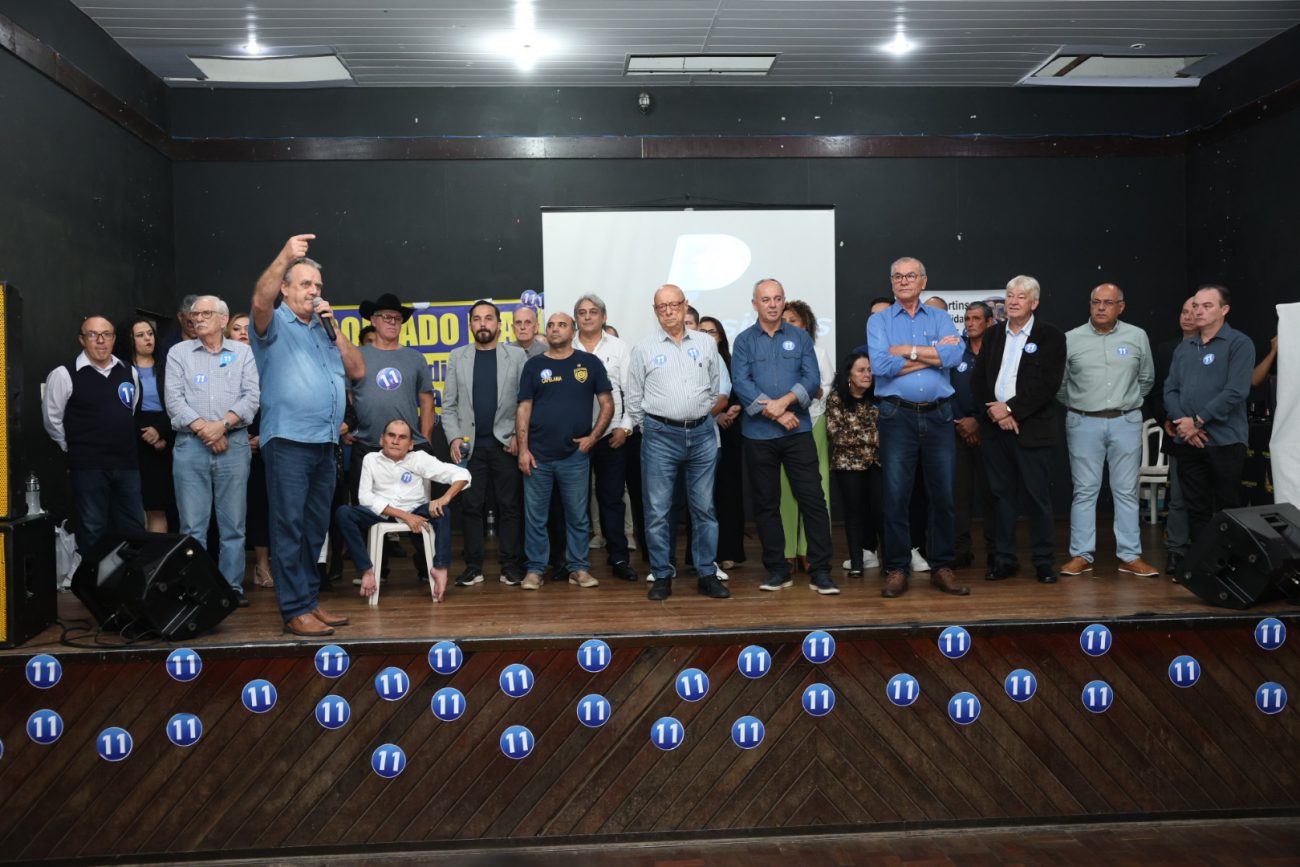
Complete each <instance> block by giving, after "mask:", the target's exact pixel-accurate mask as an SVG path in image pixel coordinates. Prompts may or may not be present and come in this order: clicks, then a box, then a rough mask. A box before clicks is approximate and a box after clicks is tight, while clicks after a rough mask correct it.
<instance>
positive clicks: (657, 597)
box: [645, 578, 730, 602]
mask: <svg viewBox="0 0 1300 867" xmlns="http://www.w3.org/2000/svg"><path fill="white" fill-rule="evenodd" d="M724 589H725V588H724ZM672 595H673V579H671V578H656V579H655V583H653V584H651V585H650V592H649V593H647V594H646V595H645V598H646V599H649V600H650V601H651V602H663V601H664V600H665V599H667V598H668V597H669V596H672ZM728 595H730V594H728Z"/></svg>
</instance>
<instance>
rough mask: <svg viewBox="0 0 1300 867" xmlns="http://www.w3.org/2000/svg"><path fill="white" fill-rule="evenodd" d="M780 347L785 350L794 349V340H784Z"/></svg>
mask: <svg viewBox="0 0 1300 867" xmlns="http://www.w3.org/2000/svg"><path fill="white" fill-rule="evenodd" d="M781 348H782V349H784V350H785V351H786V352H789V351H790V350H792V349H794V341H793V340H787V341H785V342H784V343H782V344H781Z"/></svg>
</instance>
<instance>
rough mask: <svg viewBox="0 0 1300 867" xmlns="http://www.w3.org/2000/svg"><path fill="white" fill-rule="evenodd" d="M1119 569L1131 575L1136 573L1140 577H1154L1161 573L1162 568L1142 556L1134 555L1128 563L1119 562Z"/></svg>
mask: <svg viewBox="0 0 1300 867" xmlns="http://www.w3.org/2000/svg"><path fill="white" fill-rule="evenodd" d="M1119 571H1121V572H1127V573H1129V574H1130V575H1136V576H1138V577H1139V578H1154V577H1155V576H1157V575H1159V574H1160V570H1159V569H1157V568H1156V567H1154V566H1152V565H1151V564H1150V563H1148V562H1146V561H1145V560H1143V559H1142V558H1141V557H1134V558H1133V559H1132V560H1129V561H1128V562H1127V563H1120V564H1119Z"/></svg>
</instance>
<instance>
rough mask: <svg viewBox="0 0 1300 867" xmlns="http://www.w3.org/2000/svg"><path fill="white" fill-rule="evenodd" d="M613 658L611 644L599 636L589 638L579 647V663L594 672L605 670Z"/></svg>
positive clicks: (585, 669) (584, 669)
mask: <svg viewBox="0 0 1300 867" xmlns="http://www.w3.org/2000/svg"><path fill="white" fill-rule="evenodd" d="M612 658H613V654H612V653H611V652H610V649H609V645H608V644H606V643H605V642H603V641H601V640H600V639H599V638H589V639H587V640H586V641H584V642H582V645H581V646H580V647H579V648H578V665H579V666H580V667H581V668H582V670H583V671H589V672H591V673H592V674H595V673H596V672H598V671H604V670H605V667H606V666H608V665H609V661H610V660H611V659H612Z"/></svg>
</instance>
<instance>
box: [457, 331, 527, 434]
mask: <svg viewBox="0 0 1300 867" xmlns="http://www.w3.org/2000/svg"><path fill="white" fill-rule="evenodd" d="M478 351H479V350H477V349H475V348H474V345H473V344H468V345H466V346H459V347H457V348H455V349H453V350H452V351H451V354H450V355H449V356H448V357H447V380H446V382H444V383H443V388H442V423H443V425H444V426H445V430H446V434H447V442H451V441H452V440H455V439H468V440H470V442H471V443H473V442H474V441H475V440H476V439H477V436H476V435H475V431H474V353H475V352H478ZM496 353H497V414H496V418H494V419H493V420H492V435H493V436H494V437H496V438H497V440H498V441H499V442H500V443H501V444H502V445H509V444H510V441H511V440H512V439H514V436H515V407H516V406H517V405H518V403H519V378H520V376H522V375H523V372H524V362H525V361H527V360H528V356H527V355H525V354H524V351H523V350H522V349H520V348H519V347H518V346H515V345H514V344H513V343H498V344H497V348H496Z"/></svg>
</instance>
